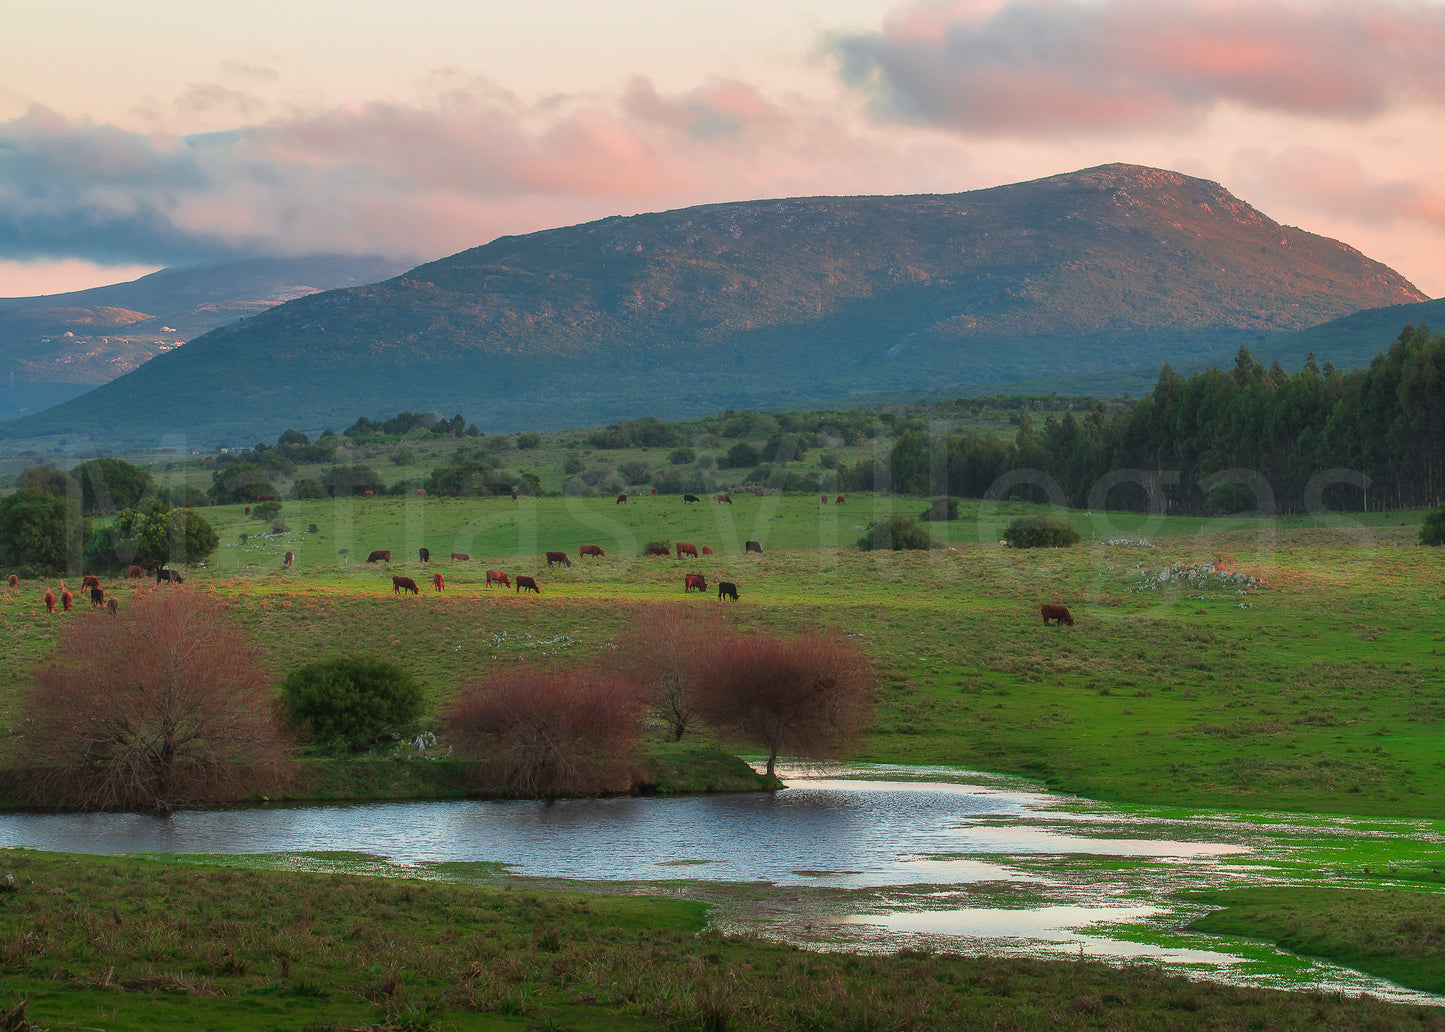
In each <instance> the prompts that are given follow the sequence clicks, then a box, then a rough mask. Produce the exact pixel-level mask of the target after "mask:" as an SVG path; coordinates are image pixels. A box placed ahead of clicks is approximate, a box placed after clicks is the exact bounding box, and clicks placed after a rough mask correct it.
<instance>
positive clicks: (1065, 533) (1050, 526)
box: [1003, 516, 1079, 548]
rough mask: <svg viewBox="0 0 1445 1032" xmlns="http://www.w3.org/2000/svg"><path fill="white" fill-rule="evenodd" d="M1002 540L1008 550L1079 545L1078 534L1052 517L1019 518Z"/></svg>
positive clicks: (1066, 524) (1063, 522)
mask: <svg viewBox="0 0 1445 1032" xmlns="http://www.w3.org/2000/svg"><path fill="white" fill-rule="evenodd" d="M1003 539H1004V541H1005V542H1007V543H1008V545H1009V547H1010V548H1068V547H1069V546H1070V545H1077V544H1078V543H1079V532H1078V531H1077V530H1075V529H1074V528H1073V527H1072V526H1070V525H1069V524H1068V523H1067V522H1065V521H1064V520H1061V519H1058V518H1057V517H1054V516H1020V517H1019V518H1018V519H1016V520H1014V521H1013V522H1012V523H1010V524H1009V525H1008V529H1007V530H1005V531H1004V532H1003Z"/></svg>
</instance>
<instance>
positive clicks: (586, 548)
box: [577, 545, 607, 559]
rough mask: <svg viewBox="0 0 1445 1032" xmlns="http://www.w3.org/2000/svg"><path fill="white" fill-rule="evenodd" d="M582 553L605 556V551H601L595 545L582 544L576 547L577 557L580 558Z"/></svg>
mask: <svg viewBox="0 0 1445 1032" xmlns="http://www.w3.org/2000/svg"><path fill="white" fill-rule="evenodd" d="M584 555H595V556H600V557H605V556H606V555H607V553H606V552H604V551H602V549H601V548H600V547H599V546H597V545H583V546H582V547H581V548H579V549H577V557H578V558H579V559H580V558H581V557H582V556H584Z"/></svg>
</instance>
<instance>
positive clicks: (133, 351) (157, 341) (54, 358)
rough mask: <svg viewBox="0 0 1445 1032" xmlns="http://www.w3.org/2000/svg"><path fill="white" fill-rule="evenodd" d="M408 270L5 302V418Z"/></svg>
mask: <svg viewBox="0 0 1445 1032" xmlns="http://www.w3.org/2000/svg"><path fill="white" fill-rule="evenodd" d="M403 268H405V265H404V264H402V263H399V262H395V261H391V260H388V259H383V258H375V257H352V256H345V255H311V256H308V257H304V258H255V259H251V260H248V261H242V262H230V263H226V264H222V265H212V266H206V267H203V268H191V269H162V270H161V271H160V272H156V273H152V274H151V275H149V276H143V277H141V278H140V279H138V280H134V281H132V282H129V283H114V284H110V285H108V286H104V287H93V288H91V289H89V290H77V291H73V292H71V293H68V294H55V295H50V296H45V297H11V298H0V384H3V386H0V419H13V418H15V417H17V416H21V415H24V414H26V413H29V412H40V411H42V410H44V409H47V408H49V407H51V406H52V405H58V404H60V403H61V402H63V401H67V400H69V399H70V398H74V397H78V396H79V395H81V394H84V393H85V392H86V391H88V390H90V389H92V388H93V387H96V386H99V385H100V384H103V383H108V382H109V381H111V380H113V379H115V378H116V377H117V376H121V375H123V374H125V373H128V372H130V371H132V370H134V369H137V368H139V367H140V366H141V365H142V364H143V363H145V362H147V361H149V360H150V359H152V358H154V357H155V356H156V355H159V354H164V353H165V352H167V351H170V350H172V349H174V348H177V347H180V346H181V345H182V344H184V343H185V342H186V341H188V340H190V339H192V338H193V337H198V336H200V335H201V334H202V333H205V332H206V331H207V330H213V329H215V328H216V327H217V326H224V325H225V324H226V323H229V322H234V321H235V320H237V319H240V318H243V317H245V316H248V315H255V314H256V313H257V312H264V311H265V310H266V309H268V308H271V307H273V306H275V305H278V304H281V303H283V302H285V301H290V300H293V299H294V298H298V297H304V296H306V295H307V294H314V293H316V292H317V291H320V290H330V289H332V288H335V287H340V286H350V285H354V284H358V283H370V282H373V281H375V280H378V279H381V278H383V277H386V276H392V275H395V274H396V273H397V272H399V271H401V270H402V269H403Z"/></svg>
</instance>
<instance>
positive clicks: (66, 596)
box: [60, 591, 71, 613]
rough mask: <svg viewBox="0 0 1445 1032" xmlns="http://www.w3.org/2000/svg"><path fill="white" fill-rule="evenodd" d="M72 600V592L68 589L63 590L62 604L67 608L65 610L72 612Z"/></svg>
mask: <svg viewBox="0 0 1445 1032" xmlns="http://www.w3.org/2000/svg"><path fill="white" fill-rule="evenodd" d="M70 602H71V595H70V592H68V591H62V592H61V593H60V604H61V606H63V607H64V608H65V611H66V612H67V613H68V612H70Z"/></svg>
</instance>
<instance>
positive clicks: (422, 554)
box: [417, 548, 431, 563]
mask: <svg viewBox="0 0 1445 1032" xmlns="http://www.w3.org/2000/svg"><path fill="white" fill-rule="evenodd" d="M417 556H418V558H420V559H421V561H422V562H424V563H429V562H431V549H429V548H423V549H419V550H418V551H417Z"/></svg>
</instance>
